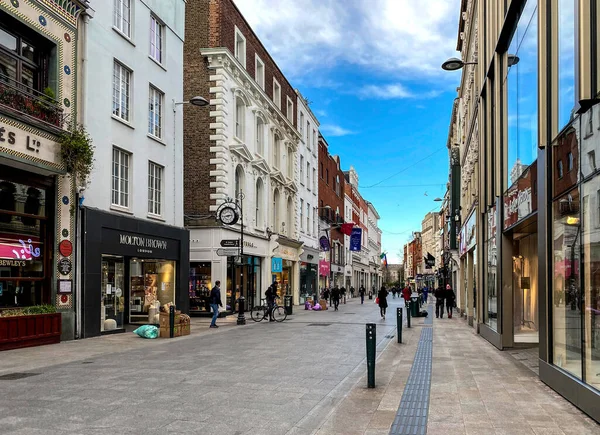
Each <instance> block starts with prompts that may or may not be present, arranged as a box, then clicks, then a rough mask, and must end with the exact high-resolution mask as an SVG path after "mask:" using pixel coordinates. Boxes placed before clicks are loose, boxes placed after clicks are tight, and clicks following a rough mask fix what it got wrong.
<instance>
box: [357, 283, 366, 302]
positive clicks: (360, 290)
mask: <svg viewBox="0 0 600 435" xmlns="http://www.w3.org/2000/svg"><path fill="white" fill-rule="evenodd" d="M366 292H367V290H366V289H365V286H364V285H361V286H360V287H359V288H358V294H359V295H360V303H361V304H364V303H365V293H366Z"/></svg>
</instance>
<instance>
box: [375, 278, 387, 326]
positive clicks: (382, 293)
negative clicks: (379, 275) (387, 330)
mask: <svg viewBox="0 0 600 435" xmlns="http://www.w3.org/2000/svg"><path fill="white" fill-rule="evenodd" d="M388 294H389V293H388V291H387V290H386V289H385V286H383V285H382V286H381V290H379V292H378V293H377V299H378V301H377V302H378V303H379V313H380V314H381V318H382V319H383V320H385V310H386V309H387V307H388V303H387V297H388Z"/></svg>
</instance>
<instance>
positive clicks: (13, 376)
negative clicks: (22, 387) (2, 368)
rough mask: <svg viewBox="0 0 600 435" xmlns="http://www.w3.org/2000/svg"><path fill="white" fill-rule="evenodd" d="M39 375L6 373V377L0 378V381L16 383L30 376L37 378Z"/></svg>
mask: <svg viewBox="0 0 600 435" xmlns="http://www.w3.org/2000/svg"><path fill="white" fill-rule="evenodd" d="M39 374H40V373H8V374H7V375H2V376H0V381H16V380H18V379H24V378H29V377H31V376H37V375H39Z"/></svg>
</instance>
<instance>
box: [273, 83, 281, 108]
mask: <svg viewBox="0 0 600 435" xmlns="http://www.w3.org/2000/svg"><path fill="white" fill-rule="evenodd" d="M275 90H277V92H276V91H275ZM275 97H277V99H275ZM273 103H274V104H275V106H276V107H277V108H278V109H279V110H281V85H280V84H279V82H278V81H277V79H276V78H275V77H273Z"/></svg>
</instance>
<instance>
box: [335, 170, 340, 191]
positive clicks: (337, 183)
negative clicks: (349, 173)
mask: <svg viewBox="0 0 600 435" xmlns="http://www.w3.org/2000/svg"><path fill="white" fill-rule="evenodd" d="M335 193H337V196H340V176H339V175H337V176H336V177H335Z"/></svg>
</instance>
